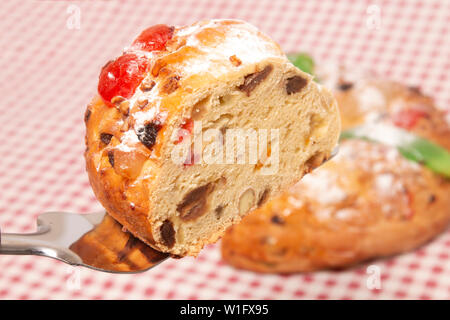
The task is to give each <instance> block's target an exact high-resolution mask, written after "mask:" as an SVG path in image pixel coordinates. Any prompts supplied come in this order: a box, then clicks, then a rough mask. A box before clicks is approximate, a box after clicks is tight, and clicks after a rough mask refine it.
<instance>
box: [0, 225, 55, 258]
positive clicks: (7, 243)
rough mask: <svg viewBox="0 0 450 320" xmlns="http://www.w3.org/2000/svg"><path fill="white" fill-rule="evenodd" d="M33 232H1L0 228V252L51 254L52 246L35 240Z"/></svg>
mask: <svg viewBox="0 0 450 320" xmlns="http://www.w3.org/2000/svg"><path fill="white" fill-rule="evenodd" d="M40 234H42V232H35V233H2V231H1V229H0V254H7V255H38V256H52V254H51V253H52V252H51V251H52V250H53V249H52V248H49V247H47V246H45V245H44V244H43V243H39V242H38V241H36V238H35V236H37V235H40Z"/></svg>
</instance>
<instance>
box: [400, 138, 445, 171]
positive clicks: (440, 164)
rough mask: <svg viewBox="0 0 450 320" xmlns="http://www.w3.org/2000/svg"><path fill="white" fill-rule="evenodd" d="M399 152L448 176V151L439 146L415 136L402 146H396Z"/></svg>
mask: <svg viewBox="0 0 450 320" xmlns="http://www.w3.org/2000/svg"><path fill="white" fill-rule="evenodd" d="M398 150H399V152H400V153H401V154H402V155H403V156H404V157H405V158H407V159H409V160H412V161H416V162H419V163H423V164H424V165H425V166H426V167H428V168H429V169H431V170H433V171H434V172H436V173H439V174H441V175H443V176H445V177H447V178H450V153H449V152H448V151H447V150H445V149H444V148H442V147H441V146H439V145H437V144H435V143H433V142H431V141H429V140H426V139H423V138H419V137H417V138H416V139H415V140H414V141H412V142H411V143H409V144H406V145H404V146H398Z"/></svg>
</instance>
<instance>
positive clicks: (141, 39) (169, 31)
mask: <svg viewBox="0 0 450 320" xmlns="http://www.w3.org/2000/svg"><path fill="white" fill-rule="evenodd" d="M173 31H174V27H169V26H166V25H165V24H157V25H155V26H152V27H150V28H147V29H145V30H144V31H142V32H141V34H140V35H139V36H138V37H137V38H136V40H134V42H133V44H132V45H131V47H132V48H133V49H137V50H144V51H155V50H164V49H165V47H166V43H167V41H168V40H169V39H170V38H172V36H173Z"/></svg>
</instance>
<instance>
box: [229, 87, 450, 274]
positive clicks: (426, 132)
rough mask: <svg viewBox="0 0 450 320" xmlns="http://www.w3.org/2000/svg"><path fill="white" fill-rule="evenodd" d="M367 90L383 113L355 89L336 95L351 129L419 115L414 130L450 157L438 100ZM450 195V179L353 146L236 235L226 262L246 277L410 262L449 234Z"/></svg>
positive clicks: (373, 147) (402, 91) (404, 91)
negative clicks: (379, 260)
mask: <svg viewBox="0 0 450 320" xmlns="http://www.w3.org/2000/svg"><path fill="white" fill-rule="evenodd" d="M359 88H360V90H363V89H364V88H366V89H367V88H370V90H377V93H374V92H372V96H373V95H374V94H380V95H381V97H382V98H383V103H382V104H380V105H379V106H377V108H375V109H374V107H373V106H369V108H368V109H367V108H363V107H364V106H361V101H358V94H360V93H357V92H354V91H353V90H355V89H354V88H352V89H348V88H347V90H346V91H340V92H338V93H337V99H338V103H339V106H340V108H341V112H342V113H341V118H342V120H343V124H344V127H346V128H348V127H351V126H353V125H356V124H360V123H362V122H364V121H366V120H367V119H364V118H365V117H367V114H368V113H370V112H376V113H378V114H379V115H382V116H383V117H384V120H385V121H387V122H391V123H393V122H394V117H395V115H396V114H397V113H398V112H402V111H403V110H409V109H411V108H420V109H421V110H423V111H425V113H426V115H425V116H423V117H420V119H418V120H417V121H416V122H415V124H414V125H413V126H411V127H410V128H409V129H410V130H411V131H413V132H415V133H416V134H418V135H421V136H423V137H426V138H428V139H430V140H432V141H434V142H436V143H439V144H441V145H442V146H444V147H446V148H447V149H448V150H450V145H449V143H450V131H449V126H448V125H447V124H446V123H445V122H444V121H443V120H442V119H443V116H442V113H441V112H440V111H438V110H437V109H435V108H434V106H433V104H432V101H431V99H430V98H427V97H424V96H422V95H420V93H419V92H417V91H416V90H411V89H409V88H404V87H403V86H401V85H399V84H393V83H382V82H371V83H370V84H365V85H361V86H360V87H359ZM372 101H373V100H372ZM383 106H386V109H384V108H383ZM372 116H373V114H372ZM375 116H377V115H375ZM449 194H450V181H449V180H448V179H445V178H443V177H441V176H438V175H436V174H434V173H432V172H431V171H430V170H428V169H426V168H424V167H422V166H420V165H418V164H415V163H412V162H410V161H408V160H406V159H405V158H403V157H402V156H401V155H400V154H399V153H398V151H397V150H396V149H394V148H393V147H390V146H385V145H381V144H376V143H371V142H366V141H362V140H347V141H344V142H342V143H341V147H340V153H339V155H338V156H337V157H336V158H335V159H333V160H332V161H330V162H329V163H327V164H325V165H324V166H322V167H321V168H319V169H317V170H316V171H315V172H313V173H312V174H310V175H308V176H306V177H305V178H303V180H302V181H301V182H300V183H299V184H297V186H296V187H295V188H293V189H291V190H290V191H289V192H286V193H285V194H283V195H282V196H281V197H279V198H277V199H275V200H273V201H271V202H269V203H268V204H267V205H266V206H263V207H261V208H260V209H258V210H256V211H255V212H253V213H251V214H250V215H248V216H247V217H245V218H244V219H243V221H242V222H241V223H240V224H239V225H236V226H233V227H232V228H230V229H229V230H228V231H227V234H226V235H225V236H224V238H223V239H222V255H223V258H224V260H225V261H227V262H228V263H230V264H232V265H233V266H235V267H238V268H243V269H249V270H253V271H258V272H281V273H284V272H286V273H289V272H307V271H314V270H319V269H324V268H342V267H345V266H349V265H353V264H356V263H359V262H361V261H364V260H367V259H371V258H375V257H380V256H389V255H392V254H396V253H400V252H404V251H407V250H411V249H414V248H416V247H417V246H419V245H421V244H424V243H426V242H427V241H429V240H430V239H432V238H433V237H435V236H436V235H437V234H439V233H440V232H442V231H443V230H444V229H445V228H446V227H447V226H448V224H449V222H450V198H449V197H448V195H449Z"/></svg>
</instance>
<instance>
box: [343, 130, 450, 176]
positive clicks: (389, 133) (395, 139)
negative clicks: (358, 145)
mask: <svg viewBox="0 0 450 320" xmlns="http://www.w3.org/2000/svg"><path fill="white" fill-rule="evenodd" d="M383 133H384V134H383ZM345 139H362V140H366V141H372V142H378V143H383V144H387V145H391V146H394V147H396V148H397V150H398V151H399V152H400V154H401V155H403V156H404V157H405V158H406V159H408V160H410V161H414V162H417V163H420V164H423V165H424V166H426V167H427V168H429V169H430V170H432V171H433V172H435V173H437V174H440V175H442V176H444V177H447V178H450V153H449V152H448V151H447V150H446V149H444V148H442V147H441V146H439V145H437V144H435V143H433V142H431V141H429V140H427V139H424V138H421V137H418V136H416V135H414V134H412V133H410V132H408V131H405V130H403V129H399V128H396V127H390V126H386V125H370V126H369V125H368V126H362V127H356V128H354V129H350V130H345V131H343V132H342V133H341V137H340V140H345Z"/></svg>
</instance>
